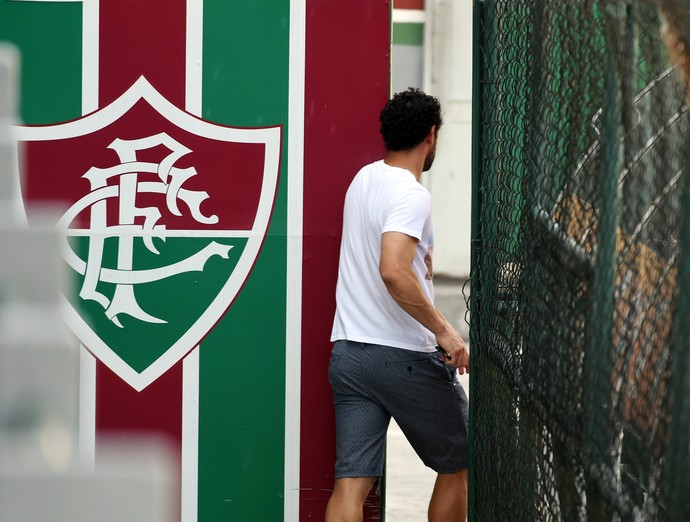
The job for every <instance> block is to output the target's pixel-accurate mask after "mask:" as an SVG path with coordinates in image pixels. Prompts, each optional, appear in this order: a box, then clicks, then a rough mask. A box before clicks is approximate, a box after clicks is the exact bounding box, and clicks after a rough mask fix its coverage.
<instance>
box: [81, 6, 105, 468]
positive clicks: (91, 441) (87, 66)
mask: <svg viewBox="0 0 690 522" xmlns="http://www.w3.org/2000/svg"><path fill="white" fill-rule="evenodd" d="M99 1H100V0H84V1H83V3H82V42H81V46H82V47H81V49H82V50H81V54H82V58H81V60H82V61H81V85H82V93H81V112H82V114H88V113H90V112H93V111H95V110H96V109H98V50H99V40H98V38H99V32H98V29H99ZM79 350H80V353H79V457H80V460H81V461H82V463H84V464H86V465H91V466H93V465H94V462H95V456H96V358H95V357H94V356H93V355H92V354H91V353H90V352H89V351H88V350H87V349H86V348H85V347H84V346H80V348H79Z"/></svg>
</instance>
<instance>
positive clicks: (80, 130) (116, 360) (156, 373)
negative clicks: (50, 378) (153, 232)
mask: <svg viewBox="0 0 690 522" xmlns="http://www.w3.org/2000/svg"><path fill="white" fill-rule="evenodd" d="M139 100H145V101H146V102H147V103H148V104H149V105H150V106H151V107H152V108H153V109H154V110H155V111H156V112H157V113H158V114H159V115H160V116H162V117H163V118H165V119H166V120H167V121H169V122H170V123H172V124H174V125H176V126H177V127H178V128H180V129H183V130H185V131H187V132H189V133H191V134H195V135H197V136H199V137H203V138H207V139H210V140H214V141H221V142H232V143H256V144H264V145H265V161H264V169H263V173H262V174H263V180H262V186H261V193H260V196H259V204H258V208H257V213H256V217H255V219H254V223H253V225H252V228H251V230H241V231H224V230H217V229H216V230H212V231H211V230H209V231H203V230H190V231H177V233H178V234H179V235H181V236H184V237H200V236H207V235H208V236H214V237H244V238H247V244H246V247H245V248H244V251H243V253H242V255H241V256H240V259H239V261H238V263H237V265H236V266H235V269H234V270H233V271H232V273H231V275H230V277H229V278H228V280H227V281H225V282H224V284H223V285H222V288H221V290H220V291H219V293H218V294H217V296H216V297H215V298H213V300H212V301H211V304H210V305H209V307H208V308H207V309H206V310H205V311H204V312H203V313H202V314H201V316H200V317H199V318H198V319H197V320H196V321H195V322H194V323H193V325H192V326H191V327H190V328H189V330H187V331H186V332H185V333H184V334H183V335H182V336H181V337H180V338H179V339H178V340H177V341H176V342H175V343H173V345H172V346H171V347H169V348H168V349H167V350H166V351H165V352H164V353H163V354H162V355H161V356H160V357H159V358H158V359H156V360H155V361H154V362H153V363H151V364H150V365H149V366H148V367H147V368H145V369H144V370H143V371H141V372H137V371H135V370H134V369H133V368H132V367H131V366H129V365H128V364H127V363H126V362H125V361H124V360H123V359H122V358H121V357H120V356H119V355H117V353H115V352H114V351H113V350H112V349H111V348H110V347H109V346H108V345H107V344H106V342H105V341H104V340H103V339H101V338H100V337H99V336H98V334H96V332H94V331H93V330H92V329H91V327H90V326H89V325H88V324H87V323H86V322H85V321H84V319H83V318H82V317H81V316H80V315H79V313H78V312H77V311H76V310H75V309H74V307H73V306H72V305H71V303H70V302H69V301H68V300H67V299H66V298H64V297H63V299H62V301H63V314H64V317H65V321H66V323H67V325H68V326H69V327H70V329H71V330H72V331H73V332H74V334H75V335H76V336H77V338H79V340H80V341H81V343H82V344H83V345H84V346H85V347H86V348H87V349H88V350H89V351H90V352H92V353H93V355H94V356H96V357H97V358H98V359H99V360H100V361H102V362H103V363H104V364H105V365H106V366H108V368H110V369H111V370H112V371H113V372H114V373H115V374H117V375H118V376H119V377H120V378H122V379H123V380H124V381H125V382H127V383H128V384H129V385H130V386H132V388H134V389H135V390H137V391H141V390H143V389H144V388H146V387H147V386H148V385H149V384H151V383H152V382H154V381H155V380H156V379H158V378H159V377H160V376H161V375H163V374H164V373H165V372H166V371H167V370H168V369H169V368H170V367H172V366H173V365H174V364H175V363H176V362H178V361H179V360H180V359H182V358H183V357H184V356H185V355H186V354H187V353H188V352H189V351H190V350H192V349H193V348H194V347H195V346H196V345H197V344H198V343H199V341H200V340H201V339H202V338H203V337H204V336H205V335H206V334H207V333H208V332H209V331H210V330H211V329H212V328H213V326H214V325H215V324H216V322H217V321H218V320H219V319H220V317H221V316H222V314H223V313H224V312H225V310H226V309H227V308H228V306H229V305H230V304H231V303H232V301H233V300H234V298H235V297H236V295H237V294H238V292H239V290H240V288H241V287H242V284H243V283H244V281H245V279H246V278H247V276H248V275H249V273H250V271H251V269H252V267H253V265H254V262H255V260H256V258H257V256H258V254H259V251H260V249H261V245H262V244H263V240H264V237H265V235H266V231H267V229H268V224H269V221H270V217H271V213H272V210H273V205H274V199H275V195H276V191H277V185H278V173H279V169H280V146H281V132H282V131H281V127H280V126H276V127H264V128H251V129H242V128H234V127H225V126H222V125H218V124H214V123H211V122H208V121H205V120H202V119H199V118H197V117H196V116H193V115H191V114H189V113H186V112H184V111H182V110H180V109H179V108H177V107H176V106H175V105H173V104H172V103H170V102H169V101H168V100H167V99H166V98H165V97H163V96H162V95H161V94H160V93H159V92H158V91H157V90H156V89H155V88H154V87H153V86H152V85H151V84H150V83H149V82H148V80H146V78H145V77H143V76H141V77H140V78H139V79H138V80H137V81H136V82H134V84H132V86H131V87H130V88H129V89H127V91H125V92H124V93H123V94H122V95H121V96H120V97H119V98H118V99H116V100H115V101H113V102H112V103H111V104H109V105H107V106H105V107H103V108H101V109H99V110H98V111H95V112H93V113H91V114H89V115H86V116H84V117H82V118H80V119H77V120H74V121H70V122H66V123H60V124H55V125H46V126H16V127H14V132H15V133H16V137H17V139H18V141H19V142H22V141H31V142H36V141H52V140H60V139H66V138H75V137H79V136H85V135H88V134H92V133H94V132H97V131H98V130H100V129H102V128H104V127H106V126H107V125H110V124H111V123H113V122H115V121H117V120H118V119H120V118H121V117H122V116H124V115H125V114H126V113H127V112H128V111H129V110H130V109H131V108H132V107H133V106H134V105H135V104H136V103H137V102H138V101H139ZM155 139H161V140H164V139H165V138H164V137H162V136H158V135H156V137H155ZM177 188H178V189H179V187H177ZM156 190H158V189H156ZM176 193H177V194H179V190H178V192H176ZM201 197H203V195H202V196H201ZM73 210H75V211H76V209H73ZM75 215H76V214H75ZM71 217H73V216H70V215H67V214H66V215H65V216H64V217H63V218H62V220H61V223H60V224H59V225H60V226H62V228H63V229H64V228H66V226H67V225H69V222H70V221H71ZM197 217H198V216H197ZM201 217H202V218H203V217H204V216H201ZM205 218H206V219H212V216H206V217H205ZM197 220H198V219H197ZM138 233H139V235H141V232H138ZM171 233H173V234H174V232H172V231H167V232H166V235H167V236H168V237H170V235H171ZM121 234H122V236H119V237H126V234H127V232H126V231H124V230H123V231H122V232H121ZM213 245H214V243H211V244H209V245H208V246H209V247H211V250H213V248H214V247H213ZM216 245H217V246H219V247H222V248H220V249H215V250H213V251H209V252H200V253H199V254H201V255H200V256H192V257H198V258H197V259H195V260H191V261H190V262H189V263H190V264H189V265H186V266H185V269H197V270H198V269H200V268H199V267H201V268H203V264H204V263H205V259H208V256H210V255H219V256H221V257H223V256H227V250H229V248H228V247H227V246H222V245H218V244H217V243H216ZM223 249H225V251H223ZM65 258H66V261H67V262H68V264H70V265H71V266H72V268H75V266H74V263H76V264H77V265H79V262H80V260H78V259H74V257H72V258H71V259H70V251H69V250H67V251H66V252H65ZM190 259H191V258H190ZM70 261H71V262H70ZM192 264H193V266H192ZM190 267H191V268H190ZM178 268H179V267H178ZM81 269H83V270H84V271H85V270H86V267H85V266H81ZM154 270H156V269H154ZM77 271H80V270H77ZM111 272H117V271H111ZM121 275H122V274H119V275H118V276H121ZM110 276H112V277H116V274H114V273H113V274H110ZM148 277H152V274H148Z"/></svg>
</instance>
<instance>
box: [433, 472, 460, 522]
mask: <svg viewBox="0 0 690 522" xmlns="http://www.w3.org/2000/svg"><path fill="white" fill-rule="evenodd" d="M467 477H468V474H467V470H466V469H465V470H463V471H458V472H457V473H447V474H446V473H439V474H438V477H436V484H434V492H433V493H432V494H431V502H430V503H429V522H465V520H466V519H467Z"/></svg>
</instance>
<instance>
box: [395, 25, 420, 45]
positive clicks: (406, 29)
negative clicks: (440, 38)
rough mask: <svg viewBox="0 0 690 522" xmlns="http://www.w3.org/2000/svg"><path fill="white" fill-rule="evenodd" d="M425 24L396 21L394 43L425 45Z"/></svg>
mask: <svg viewBox="0 0 690 522" xmlns="http://www.w3.org/2000/svg"><path fill="white" fill-rule="evenodd" d="M423 44H424V24H422V23H394V24H393V45H423Z"/></svg>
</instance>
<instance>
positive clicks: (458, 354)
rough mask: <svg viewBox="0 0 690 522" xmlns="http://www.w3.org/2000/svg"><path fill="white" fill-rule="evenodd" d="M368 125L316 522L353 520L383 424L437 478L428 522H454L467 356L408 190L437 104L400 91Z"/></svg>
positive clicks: (424, 166) (425, 196)
mask: <svg viewBox="0 0 690 522" xmlns="http://www.w3.org/2000/svg"><path fill="white" fill-rule="evenodd" d="M380 121H381V135H382V136H383V140H384V143H385V145H386V149H387V154H386V157H385V159H384V160H381V161H377V162H375V163H372V164H370V165H367V166H365V167H364V168H362V170H360V172H359V173H358V174H357V176H356V177H355V178H354V180H353V181H352V184H351V185H350V188H349V189H348V191H347V195H346V197H345V208H344V213H343V219H344V222H343V236H342V242H341V250H340V264H339V269H338V284H337V289H336V303H337V306H336V314H335V320H334V324H333V332H332V335H331V341H333V342H334V345H333V352H332V355H331V361H330V367H329V380H330V383H331V386H332V388H333V395H334V402H335V411H336V453H337V455H336V469H335V478H336V481H335V487H334V490H333V494H332V495H331V498H330V500H329V502H328V507H327V508H326V522H351V521H361V520H362V518H363V505H364V501H365V499H366V497H367V495H368V493H369V492H370V490H371V488H372V486H373V484H374V482H375V481H376V479H377V478H378V477H380V476H381V475H382V473H383V460H384V453H385V439H386V431H387V429H388V424H389V422H390V418H391V416H392V417H393V418H395V420H396V422H397V423H398V425H399V426H400V428H401V429H402V431H403V432H404V433H405V435H406V437H407V439H408V440H409V441H410V444H411V445H412V447H413V448H414V450H415V451H416V452H417V454H418V455H419V456H420V458H421V459H422V461H423V462H424V463H425V464H426V465H427V466H429V467H430V468H432V469H433V470H434V471H436V472H437V473H438V476H437V479H436V483H435V486H434V491H433V493H432V497H431V501H430V503H429V521H431V522H454V521H458V522H459V521H464V520H465V518H466V514H467V397H466V395H465V392H464V391H463V389H462V386H461V385H460V384H459V382H458V380H457V371H456V369H459V371H460V373H463V374H464V373H465V371H469V364H470V361H469V352H468V350H467V347H466V345H465V343H464V342H463V340H462V338H461V337H460V335H459V334H458V332H457V331H456V330H455V329H454V328H453V327H452V326H451V325H450V324H449V323H448V321H447V320H446V319H445V317H444V316H443V315H442V314H441V312H439V311H438V310H437V309H436V308H435V307H434V305H433V285H432V282H431V276H432V268H431V252H432V248H433V228H432V223H431V196H430V194H429V192H428V191H427V190H426V189H425V188H424V187H423V186H422V185H421V184H420V183H419V179H420V177H421V175H422V172H424V171H426V170H428V169H429V168H430V167H431V164H432V163H433V160H434V156H435V152H436V139H437V136H438V131H439V129H440V127H441V124H442V118H441V107H440V104H439V102H438V100H437V99H436V98H434V97H432V96H429V95H426V94H424V93H423V92H421V91H420V90H418V89H408V90H407V91H405V92H401V93H398V94H396V95H395V96H393V98H392V99H391V100H390V101H389V102H388V103H387V104H386V106H385V107H384V108H383V110H382V111H381V114H380ZM437 347H442V350H444V351H445V355H442V352H439V351H437Z"/></svg>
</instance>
